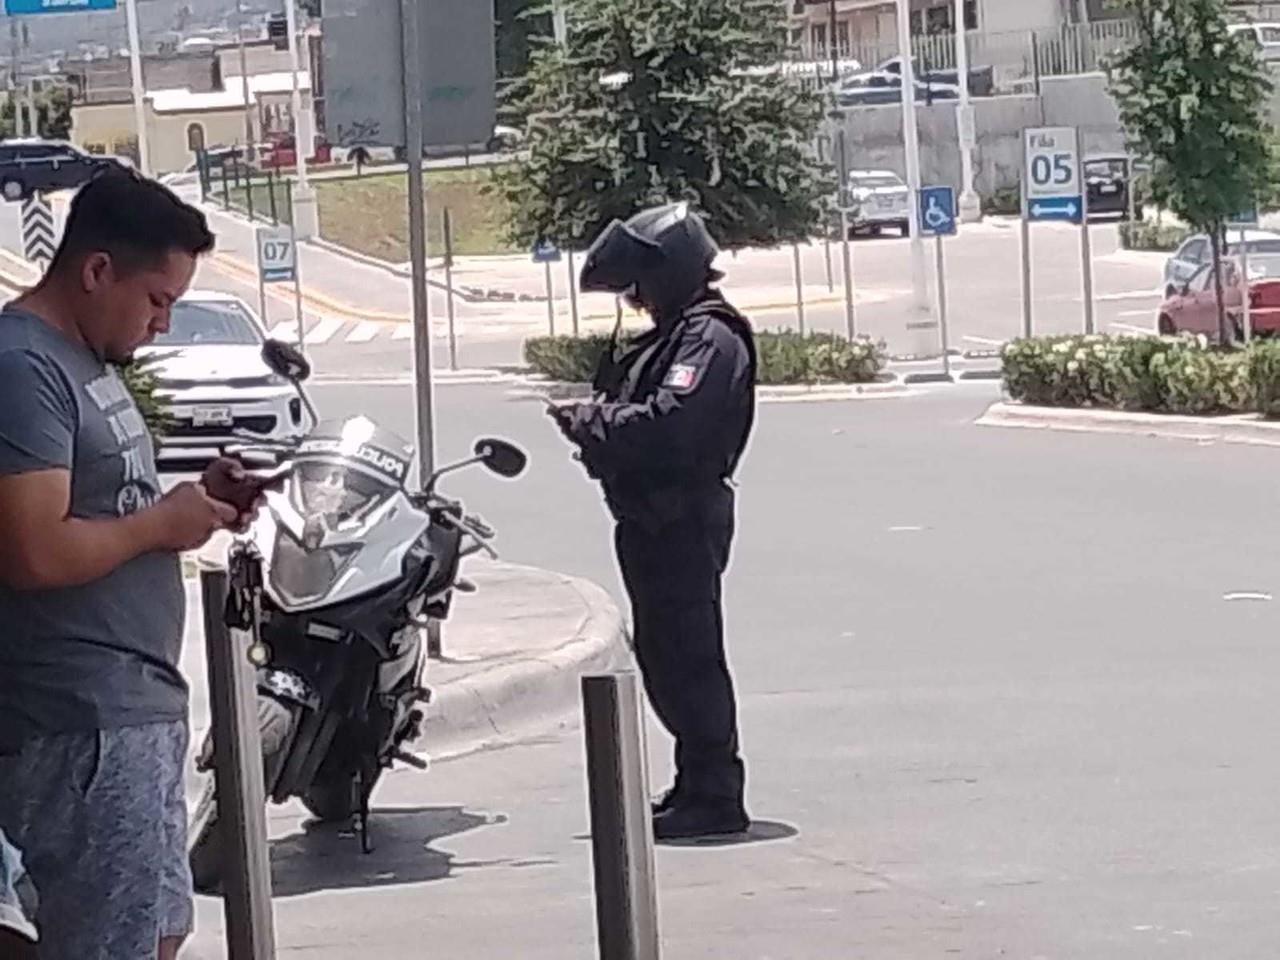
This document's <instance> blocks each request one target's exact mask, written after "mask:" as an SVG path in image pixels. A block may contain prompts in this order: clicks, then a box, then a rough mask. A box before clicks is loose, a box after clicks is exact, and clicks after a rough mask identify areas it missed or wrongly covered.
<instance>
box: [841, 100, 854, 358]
mask: <svg viewBox="0 0 1280 960" xmlns="http://www.w3.org/2000/svg"><path fill="white" fill-rule="evenodd" d="M836 144H837V147H838V150H839V155H840V156H839V160H840V192H841V197H842V198H843V195H844V188H845V183H846V177H847V175H848V172H849V157H848V148H847V146H846V143H845V137H844V124H843V119H842V120H841V126H840V130H839V132H838V133H837V134H836ZM840 268H841V272H842V273H843V274H844V326H845V333H846V334H848V337H849V339H850V340H852V339H853V338H854V337H856V336H857V335H858V324H857V318H856V316H855V315H854V311H853V254H852V252H851V251H850V249H849V212H848V210H846V209H845V207H844V204H843V202H842V203H841V204H840Z"/></svg>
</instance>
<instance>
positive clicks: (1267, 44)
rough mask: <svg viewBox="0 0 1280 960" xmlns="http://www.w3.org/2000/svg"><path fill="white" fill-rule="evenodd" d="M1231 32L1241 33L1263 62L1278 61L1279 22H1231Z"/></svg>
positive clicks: (1279, 55) (1279, 51)
mask: <svg viewBox="0 0 1280 960" xmlns="http://www.w3.org/2000/svg"><path fill="white" fill-rule="evenodd" d="M1227 29H1228V30H1229V31H1230V32H1231V33H1232V34H1234V35H1240V34H1243V35H1244V36H1245V38H1246V39H1247V40H1248V41H1249V42H1250V44H1251V45H1252V46H1253V47H1254V49H1255V50H1257V52H1258V57H1259V58H1260V59H1261V60H1262V61H1263V62H1264V63H1274V62H1276V61H1280V23H1233V24H1231V26H1229V27H1228V28H1227Z"/></svg>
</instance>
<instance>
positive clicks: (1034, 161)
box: [1023, 127, 1080, 200]
mask: <svg viewBox="0 0 1280 960" xmlns="http://www.w3.org/2000/svg"><path fill="white" fill-rule="evenodd" d="M1023 182H1024V183H1025V184H1026V191H1027V199H1028V200H1036V199H1043V198H1046V197H1052V198H1060V197H1078V196H1079V195H1080V147H1079V142H1078V137H1077V134H1076V129H1075V127H1036V128H1032V129H1029V130H1027V131H1026V173H1025V175H1024V179H1023Z"/></svg>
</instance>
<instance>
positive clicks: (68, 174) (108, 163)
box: [0, 140, 118, 201]
mask: <svg viewBox="0 0 1280 960" xmlns="http://www.w3.org/2000/svg"><path fill="white" fill-rule="evenodd" d="M112 166H118V163H117V161H116V160H114V159H113V158H111V157H98V156H94V155H93V154H91V153H86V152H85V151H83V150H81V149H80V148H79V147H77V146H74V145H72V144H70V143H64V142H62V141H59V140H3V141H0V196H3V197H4V199H6V200H10V201H16V200H26V199H28V198H29V197H31V196H32V195H34V194H36V193H53V192H55V191H57V190H74V189H76V188H77V187H81V186H83V185H84V184H85V183H87V182H88V181H89V180H91V179H92V178H93V177H94V175H95V174H97V173H98V172H99V171H101V170H103V169H106V168H107V167H112Z"/></svg>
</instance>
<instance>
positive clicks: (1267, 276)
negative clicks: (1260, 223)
mask: <svg viewBox="0 0 1280 960" xmlns="http://www.w3.org/2000/svg"><path fill="white" fill-rule="evenodd" d="M1222 303H1223V306H1224V307H1225V308H1226V311H1227V321H1228V322H1229V323H1230V324H1231V326H1232V329H1233V330H1234V331H1235V335H1236V338H1237V339H1241V338H1242V337H1243V333H1244V315H1243V314H1244V311H1243V309H1242V307H1243V304H1244V283H1243V282H1242V278H1241V273H1240V265H1239V264H1238V263H1237V262H1235V261H1233V260H1231V261H1227V262H1226V263H1224V264H1223V265H1222ZM1249 325H1250V327H1251V328H1252V330H1253V332H1254V333H1259V334H1267V335H1271V334H1275V333H1277V332H1280V255H1277V254H1259V255H1256V256H1252V257H1250V258H1249ZM1158 327H1159V330H1160V332H1161V333H1162V334H1178V333H1203V334H1205V335H1206V336H1208V337H1211V338H1216V337H1217V336H1218V303H1217V299H1216V294H1215V292H1214V284H1213V265H1212V264H1205V265H1204V266H1203V267H1201V268H1200V269H1199V270H1198V271H1196V272H1195V273H1194V274H1192V276H1191V279H1190V280H1188V281H1187V282H1186V283H1185V284H1182V285H1181V286H1177V285H1175V284H1170V285H1169V286H1168V287H1167V288H1166V290H1165V301H1164V303H1162V304H1161V305H1160V318H1159V322H1158Z"/></svg>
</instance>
